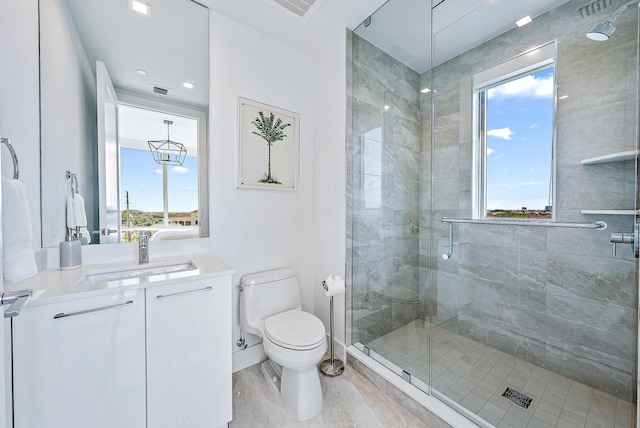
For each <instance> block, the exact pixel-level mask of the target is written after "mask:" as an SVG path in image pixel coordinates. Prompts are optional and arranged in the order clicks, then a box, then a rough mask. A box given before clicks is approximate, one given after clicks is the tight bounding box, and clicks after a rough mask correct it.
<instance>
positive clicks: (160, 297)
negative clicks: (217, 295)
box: [156, 286, 213, 299]
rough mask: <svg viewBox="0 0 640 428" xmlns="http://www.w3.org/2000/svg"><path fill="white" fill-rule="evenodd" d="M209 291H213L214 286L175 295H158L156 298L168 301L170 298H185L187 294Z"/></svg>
mask: <svg viewBox="0 0 640 428" xmlns="http://www.w3.org/2000/svg"><path fill="white" fill-rule="evenodd" d="M209 290H213V287H212V286H208V287H204V288H199V289H197V290H189V291H181V292H179V293H173V294H158V295H157V296H156V298H157V299H166V298H169V297H176V296H183V295H185V294H192V293H200V292H201V291H209Z"/></svg>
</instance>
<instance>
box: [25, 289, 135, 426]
mask: <svg viewBox="0 0 640 428" xmlns="http://www.w3.org/2000/svg"><path fill="white" fill-rule="evenodd" d="M144 310H145V308H144V290H137V291H125V292H118V293H114V294H109V295H104V296H97V297H89V298H82V299H75V300H71V301H65V302H61V303H51V304H42V305H31V306H27V307H25V309H24V311H23V312H22V313H21V314H20V316H19V317H17V318H15V319H14V321H13V364H14V400H15V401H14V406H15V413H14V415H15V427H16V428H33V427H43V428H44V427H46V428H58V427H59V428H67V427H78V428H80V427H92V428H103V427H104V428H114V427H118V428H123V427H131V428H140V427H144V426H145V423H146V420H145V416H146V415H145V372H144V366H145V349H144V338H145V325H144V322H145V320H144Z"/></svg>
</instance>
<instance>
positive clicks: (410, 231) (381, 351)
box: [348, 0, 430, 389]
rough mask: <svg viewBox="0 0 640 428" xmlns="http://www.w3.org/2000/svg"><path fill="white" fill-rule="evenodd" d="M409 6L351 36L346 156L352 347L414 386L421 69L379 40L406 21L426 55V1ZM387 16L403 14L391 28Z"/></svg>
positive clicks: (399, 5) (420, 358) (396, 7)
mask: <svg viewBox="0 0 640 428" xmlns="http://www.w3.org/2000/svg"><path fill="white" fill-rule="evenodd" d="M412 4H413V6H417V7H414V8H407V7H406V6H407V3H406V2H403V1H391V2H388V3H387V4H385V6H383V7H382V8H381V9H380V10H378V11H377V12H376V13H375V14H374V15H373V16H372V17H371V20H370V22H369V23H363V24H362V25H361V26H360V27H358V28H357V29H356V30H355V31H354V33H353V34H352V35H351V37H352V40H351V44H350V47H351V50H352V52H351V59H352V60H351V61H350V67H351V79H349V80H350V82H351V86H350V89H351V93H350V96H349V108H350V110H351V112H352V113H351V115H350V119H351V122H352V124H351V127H350V128H351V129H352V135H351V147H350V148H349V150H348V152H349V155H350V156H351V162H350V164H351V168H350V172H351V174H350V177H351V183H350V184H351V185H350V186H349V188H350V191H351V198H350V201H351V204H352V206H351V207H350V208H351V209H350V215H351V218H350V223H351V224H350V227H349V231H350V233H351V235H350V236H349V238H350V240H349V241H350V252H351V260H350V262H351V265H352V266H351V272H352V275H353V278H352V281H351V283H352V296H351V298H352V300H351V343H353V344H354V345H355V346H356V347H357V348H359V349H360V350H362V351H364V352H365V353H367V354H369V355H370V356H372V357H373V358H375V359H376V360H377V361H379V362H381V363H382V364H383V365H385V366H386V367H387V368H389V369H390V370H392V371H393V372H394V373H395V374H396V375H398V376H403V377H404V378H405V379H407V380H408V381H410V382H412V383H413V380H419V379H424V380H425V382H426V381H428V374H429V359H428V356H429V349H428V344H429V341H428V340H429V336H428V333H429V332H428V328H427V324H425V317H426V313H425V307H426V306H425V302H427V301H428V297H427V296H428V289H427V288H426V286H425V284H426V283H425V278H427V279H428V275H424V272H426V271H427V270H426V269H424V267H423V266H424V257H423V255H422V254H421V247H420V242H421V239H422V236H423V233H426V228H421V227H420V225H421V222H422V220H423V217H424V213H425V212H428V209H429V206H428V203H427V206H426V208H425V206H424V202H423V201H422V199H421V195H420V186H421V185H422V181H421V180H422V163H423V157H422V153H423V150H424V138H423V137H424V134H423V132H422V122H423V117H422V116H421V115H422V112H421V105H422V104H423V103H425V102H426V101H425V98H424V97H425V93H423V92H421V89H423V86H422V84H423V83H424V77H423V76H422V72H423V71H424V70H421V69H420V68H419V67H417V66H416V65H415V64H411V63H410V62H411V61H408V59H407V57H404V58H403V57H402V56H399V55H398V52H395V53H394V52H392V51H389V50H388V49H385V46H384V44H385V42H384V40H381V39H380V38H379V37H378V36H379V35H380V32H381V31H384V32H387V34H396V35H399V34H400V33H401V32H402V29H403V26H404V25H405V24H406V23H407V22H411V23H412V24H414V23H415V27H414V28H420V29H421V33H424V39H423V40H421V41H419V42H418V43H419V44H420V46H419V48H418V49H417V50H418V51H419V52H420V53H423V52H426V51H427V50H428V49H429V46H430V43H429V33H430V27H429V23H430V4H429V2H426V1H424V0H418V1H417V2H412ZM393 16H395V17H404V18H401V19H399V20H398V21H397V22H395V23H394V25H392V26H387V25H386V24H385V23H388V22H389V19H390V18H391V17H393ZM423 62H424V60H423ZM426 63H427V64H428V61H427V62H426ZM427 144H429V142H428V141H427ZM420 385H421V386H422V387H423V388H424V389H427V387H426V384H424V385H423V384H420Z"/></svg>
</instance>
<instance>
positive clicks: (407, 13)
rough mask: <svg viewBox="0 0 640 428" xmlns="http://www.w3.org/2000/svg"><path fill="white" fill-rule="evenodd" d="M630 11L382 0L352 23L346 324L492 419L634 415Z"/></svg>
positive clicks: (355, 339) (408, 375) (614, 6)
mask: <svg viewBox="0 0 640 428" xmlns="http://www.w3.org/2000/svg"><path fill="white" fill-rule="evenodd" d="M638 11H639V10H638V2H637V1H631V2H629V1H623V0H595V1H584V0H583V1H578V0H569V1H566V0H555V1H554V0H545V1H525V0H523V1H518V2H513V1H507V0H492V1H483V0H478V1H468V0H467V1H463V0H444V1H440V2H436V1H434V2H433V3H431V2H426V1H424V0H389V1H388V2H387V3H386V4H385V5H384V6H382V7H381V8H380V9H379V10H378V11H377V12H376V13H375V14H373V15H372V16H371V17H370V18H368V19H367V20H366V21H365V22H364V23H363V24H362V25H360V27H358V28H357V29H356V30H355V31H354V32H353V33H352V34H350V40H349V46H348V53H349V61H348V73H349V78H348V82H349V88H348V89H349V94H348V95H349V96H348V109H349V114H348V126H349V127H350V131H351V132H350V135H349V138H348V143H347V146H348V147H347V155H348V156H347V157H348V167H349V168H348V169H349V181H350V182H349V192H348V195H349V198H348V201H349V202H348V207H349V213H348V220H349V221H348V226H347V233H348V247H349V248H348V252H347V253H348V258H349V259H348V267H347V268H348V269H347V270H348V271H349V272H350V273H351V281H350V284H351V299H350V305H349V307H348V308H347V319H348V322H349V328H348V340H349V341H350V343H351V344H352V345H353V346H354V347H356V348H358V349H359V350H360V351H363V352H365V353H366V354H368V355H370V356H371V357H373V358H374V359H375V360H377V361H378V362H380V363H382V364H383V365H384V366H386V367H387V368H388V369H389V375H390V376H401V377H402V378H403V379H405V380H406V381H407V382H409V383H411V384H412V385H413V386H415V387H418V388H420V389H422V390H423V391H424V392H425V393H427V394H432V395H434V396H436V397H437V398H439V399H440V400H442V401H444V402H445V403H447V404H449V405H450V406H452V407H453V408H455V409H456V410H458V411H460V412H463V413H465V414H466V415H468V416H469V417H470V418H472V419H473V420H474V421H475V422H476V423H477V424H479V425H481V426H512V427H526V426H533V427H544V426H554V427H555V426H558V427H560V426H570V427H572V426H580V427H584V426H604V427H607V426H611V427H631V426H635V423H636V422H635V421H636V402H637V400H636V394H637V391H636V386H637V369H636V368H637V358H638V355H637V349H638V340H637V339H638V311H637V309H638V268H637V267H638V263H637V260H638V259H637V258H636V257H637V254H636V253H637V251H636V250H635V245H634V243H637V241H638V237H637V233H636V223H637V218H638V206H637V199H638V190H637V189H638V186H637V153H638V64H639V62H638V40H639V39H638ZM527 15H529V17H530V18H531V19H532V20H531V22H528V23H524V22H520V24H517V25H516V21H518V20H520V19H521V18H523V17H525V16H527ZM520 25H521V26H520ZM611 27H615V31H613V32H611ZM587 33H589V37H588V36H587Z"/></svg>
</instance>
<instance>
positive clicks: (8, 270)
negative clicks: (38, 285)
mask: <svg viewBox="0 0 640 428" xmlns="http://www.w3.org/2000/svg"><path fill="white" fill-rule="evenodd" d="M2 210H3V212H2V267H3V274H4V275H3V276H4V280H5V281H6V282H15V281H20V280H22V279H26V278H29V277H30V276H33V275H35V274H37V273H38V266H37V265H36V259H35V256H34V254H33V230H32V228H31V213H30V212H29V203H28V202H27V190H26V189H25V187H24V184H22V182H20V181H18V180H11V179H8V178H4V177H2Z"/></svg>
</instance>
